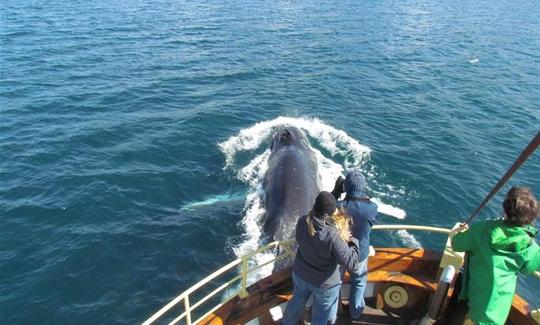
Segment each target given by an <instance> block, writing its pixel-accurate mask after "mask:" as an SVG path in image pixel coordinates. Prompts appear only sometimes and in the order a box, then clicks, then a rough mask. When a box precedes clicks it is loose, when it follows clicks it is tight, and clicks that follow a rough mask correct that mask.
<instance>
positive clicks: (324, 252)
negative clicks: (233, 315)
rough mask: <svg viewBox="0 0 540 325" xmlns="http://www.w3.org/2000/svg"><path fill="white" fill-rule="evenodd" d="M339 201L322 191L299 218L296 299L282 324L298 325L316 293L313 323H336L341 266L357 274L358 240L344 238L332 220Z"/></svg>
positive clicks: (294, 267)
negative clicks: (309, 301)
mask: <svg viewBox="0 0 540 325" xmlns="http://www.w3.org/2000/svg"><path fill="white" fill-rule="evenodd" d="M334 213H336V199H335V198H334V196H333V195H332V194H330V193H329V192H320V193H319V195H318V196H317V198H316V200H315V205H314V206H313V209H312V210H311V211H310V212H309V213H308V214H307V215H305V216H303V217H301V218H300V219H298V223H297V225H296V242H297V243H298V251H297V253H296V257H295V259H294V263H293V266H292V271H293V273H292V278H293V284H294V291H293V297H292V298H291V300H290V301H289V303H288V304H287V308H286V309H285V313H284V314H283V319H282V320H281V324H283V325H292V324H298V321H299V320H300V318H301V317H302V315H303V313H304V308H305V305H306V302H307V301H308V299H309V297H310V296H311V295H312V294H313V306H312V316H311V324H313V325H326V324H327V323H330V324H333V323H334V322H335V321H336V316H337V307H338V300H339V291H340V287H341V278H340V271H339V267H338V265H342V266H344V267H345V268H346V269H347V270H348V271H349V272H354V271H355V269H356V267H357V265H358V241H357V240H356V239H354V238H353V237H351V236H350V235H349V238H347V240H348V241H346V240H344V239H343V238H342V237H341V234H340V230H339V229H338V228H339V227H337V226H336V224H335V223H334V222H333V221H332V220H333V218H332V216H333V215H334Z"/></svg>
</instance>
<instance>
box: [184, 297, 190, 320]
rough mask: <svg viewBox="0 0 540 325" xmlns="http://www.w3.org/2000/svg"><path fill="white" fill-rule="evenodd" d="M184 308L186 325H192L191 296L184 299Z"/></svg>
mask: <svg viewBox="0 0 540 325" xmlns="http://www.w3.org/2000/svg"><path fill="white" fill-rule="evenodd" d="M184 307H185V309H186V324H187V325H191V307H190V306H189V295H187V296H186V297H185V298H184Z"/></svg>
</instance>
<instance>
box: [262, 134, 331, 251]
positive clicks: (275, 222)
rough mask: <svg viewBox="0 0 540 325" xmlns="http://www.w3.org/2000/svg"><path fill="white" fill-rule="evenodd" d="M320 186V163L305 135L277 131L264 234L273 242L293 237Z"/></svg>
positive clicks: (268, 175) (265, 187)
mask: <svg viewBox="0 0 540 325" xmlns="http://www.w3.org/2000/svg"><path fill="white" fill-rule="evenodd" d="M320 184H321V180H320V176H319V171H318V163H317V159H316V157H315V153H314V152H313V150H312V149H311V147H310V146H309V143H308V140H307V138H306V136H305V134H304V133H303V132H302V131H301V130H299V129H297V128H295V127H285V128H283V129H280V130H278V131H277V132H276V133H275V134H274V136H273V138H272V143H271V146H270V156H269V158H268V169H267V170H266V173H265V175H264V180H263V190H264V207H265V210H266V212H265V216H264V225H263V231H264V233H265V234H266V236H267V237H268V239H269V240H270V241H275V240H279V241H282V240H286V239H289V238H293V237H294V235H295V229H296V223H297V221H298V219H299V218H300V217H301V216H303V215H306V214H307V213H308V212H309V211H310V210H311V208H312V207H313V204H314V203H315V198H316V197H317V195H318V193H319V192H320V188H321V185H320Z"/></svg>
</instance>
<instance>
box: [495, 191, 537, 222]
mask: <svg viewBox="0 0 540 325" xmlns="http://www.w3.org/2000/svg"><path fill="white" fill-rule="evenodd" d="M503 209H504V214H505V217H506V223H507V224H508V225H509V226H519V227H520V226H525V225H530V224H532V223H533V222H534V219H536V217H537V216H538V214H539V213H540V205H539V204H538V200H536V198H535V197H534V195H533V193H532V191H531V189H530V188H528V187H512V188H511V189H510V191H508V193H507V194H506V198H505V199H504V202H503Z"/></svg>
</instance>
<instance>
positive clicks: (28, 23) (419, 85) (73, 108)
mask: <svg viewBox="0 0 540 325" xmlns="http://www.w3.org/2000/svg"><path fill="white" fill-rule="evenodd" d="M539 17H540V2H538V1H519V2H516V1H499V0H496V1H492V0H490V1H487V0H479V1H461V0H458V1H446V0H443V1H434V0H426V1H419V0H411V1H408V0H402V1H399V0H382V1H340V2H337V1H336V2H328V1H235V0H232V1H212V0H210V1H161V0H146V1H131V0H127V1H102V0H97V1H57V0H53V1H16V0H15V1H2V3H1V4H0V37H1V43H0V67H1V75H0V158H1V160H0V250H1V253H0V277H1V281H0V323H2V324H36V323H39V324H75V323H76V324H96V323H97V324H113V323H118V324H128V323H129V324H132V323H137V322H141V321H143V320H144V319H145V318H146V317H148V316H149V315H150V314H152V313H153V312H154V311H156V310H157V309H158V308H159V307H161V306H162V305H163V304H165V303H166V302H168V301H169V300H170V299H171V298H173V297H174V296H175V295H177V294H178V293H180V292H181V291H182V290H184V289H186V288H188V287H189V286H190V285H192V284H193V283H194V282H195V281H198V280H200V279H201V278H202V277H203V276H204V274H207V273H209V272H211V271H213V270H214V269H216V268H218V267H219V266H221V265H222V264H224V263H225V262H227V261H230V260H232V259H234V258H236V254H237V253H236V251H235V248H237V247H239V245H240V244H241V243H242V242H244V241H245V239H246V237H248V235H249V234H246V232H247V231H248V230H247V229H246V227H245V225H244V223H243V222H242V221H243V220H245V216H246V211H247V210H248V209H247V208H248V207H247V203H246V196H247V195H248V194H249V191H250V190H249V186H248V185H246V183H245V182H244V181H242V180H241V179H240V178H239V177H238V175H237V173H238V171H240V170H241V169H242V168H243V167H244V166H246V165H248V164H249V162H250V161H252V162H253V160H254V158H255V157H256V156H257V155H259V154H261V152H262V151H264V149H265V148H266V146H267V145H268V143H269V141H270V140H269V139H268V138H267V137H264V136H261V138H260V142H261V144H260V145H259V146H258V147H257V149H253V150H251V151H250V149H246V150H244V151H243V152H242V153H238V155H237V157H238V160H237V162H236V164H235V165H233V166H229V167H226V161H225V159H226V153H225V152H223V151H222V149H221V148H220V147H219V146H218V144H219V143H223V142H224V141H227V140H228V139H230V138H231V137H235V136H237V135H238V134H239V132H240V131H241V130H246V129H249V128H251V127H252V126H253V125H255V124H256V123H258V122H265V121H276V119H277V118H279V117H286V118H290V119H291V120H294V121H304V122H305V121H308V122H306V123H308V124H309V123H312V124H310V125H318V124H317V123H318V122H320V123H322V124H324V125H325V126H327V127H328V128H333V129H334V130H342V131H344V132H346V134H347V136H348V137H350V138H352V139H355V140H356V141H358V143H359V144H361V145H364V146H367V147H369V148H370V149H371V154H370V155H369V157H368V158H367V159H366V160H365V161H364V162H363V163H362V164H361V165H358V164H357V165H356V167H358V168H361V169H362V170H364V171H366V173H367V174H368V175H369V178H370V180H369V182H370V189H371V190H372V191H373V194H375V196H379V197H381V199H382V200H384V201H385V203H387V204H389V205H391V206H393V207H396V208H400V209H403V210H405V211H406V212H407V214H408V216H407V218H406V220H403V221H402V220H397V219H395V218H392V217H388V216H384V215H382V216H381V217H380V219H379V221H380V223H402V222H403V223H412V224H426V225H433V226H444V227H450V226H452V225H453V224H454V223H455V222H458V221H461V220H463V219H464V218H465V217H466V216H468V215H469V214H470V213H471V212H472V211H473V210H474V209H475V208H476V206H477V205H478V204H479V203H480V201H481V200H482V199H483V198H484V196H485V195H486V194H487V192H488V191H489V190H490V188H491V187H492V186H493V185H494V184H495V183H496V181H497V180H498V178H499V177H500V176H501V175H502V174H503V173H504V172H505V171H506V169H507V168H508V167H509V166H510V164H511V162H512V161H513V160H514V159H515V158H516V157H517V155H518V154H519V153H520V152H521V150H522V149H523V148H524V147H525V146H526V145H527V143H528V142H529V141H530V140H531V138H532V137H533V136H534V134H536V132H538V131H539V129H540V127H539V126H540V18H539ZM277 121H279V120H277ZM298 123H300V122H298ZM310 141H311V142H312V145H313V146H314V147H316V148H319V150H321V152H322V154H323V155H324V156H325V157H327V158H328V159H331V160H332V161H334V162H335V164H337V165H340V166H343V168H347V167H351V165H350V164H349V165H347V162H346V161H347V159H348V157H349V156H350V155H354V153H353V152H345V153H342V154H334V153H332V152H331V150H327V149H325V148H327V147H328V146H326V147H325V144H326V145H328V142H325V140H324V139H315V138H313V137H312V138H311V140H310ZM539 155H540V153H537V154H536V155H535V156H533V157H532V158H531V159H530V160H529V161H528V162H527V163H526V164H525V165H524V167H523V168H522V169H521V170H520V171H519V172H518V173H517V175H516V176H515V177H514V178H513V179H512V181H511V182H510V183H511V185H527V186H530V187H532V188H533V189H534V191H535V192H536V194H537V196H540V158H539V157H540V156H539ZM225 167H226V168H225ZM509 186H510V185H507V186H505V187H504V188H503V191H506V190H507V189H508V188H509ZM502 195H503V194H502V193H501V194H499V195H497V196H496V198H495V199H494V200H493V202H492V203H490V205H489V206H488V207H487V208H486V209H485V210H484V211H483V213H481V215H480V216H479V217H478V218H477V219H479V220H481V219H486V218H488V217H496V216H498V215H500V214H501V209H500V204H501V201H502ZM186 207H189V208H186ZM395 238H396V236H393V235H392V234H391V233H387V234H384V233H382V234H381V233H379V234H374V238H373V244H374V245H377V246H395V245H400V244H402V242H403V241H399V240H396V239H395ZM414 238H415V239H414V240H416V241H418V242H419V243H420V244H421V245H422V246H424V247H427V248H437V249H440V248H441V243H442V241H443V240H444V237H438V236H436V235H429V234H423V233H414ZM537 240H538V238H537ZM519 292H520V293H521V294H522V295H523V296H524V297H526V298H527V299H528V300H529V301H530V302H531V303H533V305H535V306H536V307H539V306H540V280H537V279H535V278H532V277H528V278H522V279H520V281H519Z"/></svg>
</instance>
